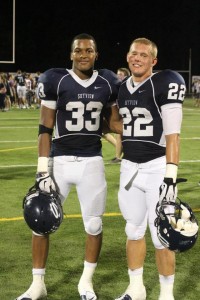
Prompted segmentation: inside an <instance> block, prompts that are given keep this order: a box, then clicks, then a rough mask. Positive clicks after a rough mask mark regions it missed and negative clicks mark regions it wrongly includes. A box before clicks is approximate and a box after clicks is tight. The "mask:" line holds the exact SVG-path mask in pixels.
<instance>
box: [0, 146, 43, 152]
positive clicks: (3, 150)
mask: <svg viewBox="0 0 200 300" xmlns="http://www.w3.org/2000/svg"><path fill="white" fill-rule="evenodd" d="M35 148H37V146H31V147H22V148H12V149H2V150H0V152H10V151H16V150H26V149H35Z"/></svg>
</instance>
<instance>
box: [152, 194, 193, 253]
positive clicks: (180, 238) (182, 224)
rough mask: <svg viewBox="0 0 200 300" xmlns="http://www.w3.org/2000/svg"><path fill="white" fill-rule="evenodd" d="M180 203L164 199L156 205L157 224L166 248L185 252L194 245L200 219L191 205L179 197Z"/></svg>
mask: <svg viewBox="0 0 200 300" xmlns="http://www.w3.org/2000/svg"><path fill="white" fill-rule="evenodd" d="M177 200H178V201H179V203H178V202H177V201H176V202H167V201H163V202H162V203H161V204H160V203H159V202H158V204H157V207H156V214H157V218H156V219H155V226H156V227H157V235H158V238H159V240H160V242H161V243H162V245H163V246H164V247H165V248H168V249H169V250H172V251H175V252H183V251H186V250H189V249H190V248H192V247H193V246H194V244H195V243H196V241H197V237H198V230H199V226H198V221H197V219H196V218H195V215H194V213H193V211H192V209H191V207H190V206H189V205H188V204H187V203H185V202H182V201H181V200H180V199H179V198H177Z"/></svg>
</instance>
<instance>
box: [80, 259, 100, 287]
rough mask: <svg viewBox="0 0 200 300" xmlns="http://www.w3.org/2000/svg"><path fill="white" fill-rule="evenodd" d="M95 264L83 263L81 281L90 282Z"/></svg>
mask: <svg viewBox="0 0 200 300" xmlns="http://www.w3.org/2000/svg"><path fill="white" fill-rule="evenodd" d="M96 266H97V263H89V262H87V261H84V269H83V273H82V276H81V280H85V281H90V282H91V281H92V276H93V274H94V271H95V269H96Z"/></svg>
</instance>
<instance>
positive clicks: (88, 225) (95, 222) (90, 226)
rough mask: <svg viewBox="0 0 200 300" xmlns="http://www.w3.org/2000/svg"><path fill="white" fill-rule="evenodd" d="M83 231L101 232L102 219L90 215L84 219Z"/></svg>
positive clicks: (96, 233)
mask: <svg viewBox="0 0 200 300" xmlns="http://www.w3.org/2000/svg"><path fill="white" fill-rule="evenodd" d="M85 231H86V232H87V233H88V234H91V235H98V234H100V233H101V232H102V219H101V218H100V217H92V218H90V219H89V220H88V221H85Z"/></svg>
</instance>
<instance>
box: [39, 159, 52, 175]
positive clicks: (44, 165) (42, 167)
mask: <svg viewBox="0 0 200 300" xmlns="http://www.w3.org/2000/svg"><path fill="white" fill-rule="evenodd" d="M48 160H49V158H48V157H44V156H41V157H38V165H37V173H47V172H48Z"/></svg>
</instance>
